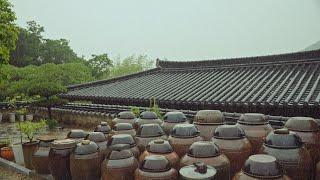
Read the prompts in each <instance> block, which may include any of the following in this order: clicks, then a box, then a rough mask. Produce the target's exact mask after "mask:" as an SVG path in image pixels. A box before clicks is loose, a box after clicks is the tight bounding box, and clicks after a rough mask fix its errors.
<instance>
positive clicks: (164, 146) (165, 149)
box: [146, 139, 173, 154]
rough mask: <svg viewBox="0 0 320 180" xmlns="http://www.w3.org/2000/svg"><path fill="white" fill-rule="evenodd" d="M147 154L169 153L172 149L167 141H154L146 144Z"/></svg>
mask: <svg viewBox="0 0 320 180" xmlns="http://www.w3.org/2000/svg"><path fill="white" fill-rule="evenodd" d="M146 149H147V151H148V152H151V153H162V154H166V153H171V152H173V148H172V146H171V145H170V143H169V142H168V141H165V140H163V139H156V140H153V141H151V142H149V143H148V145H147V147H146Z"/></svg>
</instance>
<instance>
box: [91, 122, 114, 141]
mask: <svg viewBox="0 0 320 180" xmlns="http://www.w3.org/2000/svg"><path fill="white" fill-rule="evenodd" d="M94 132H102V133H103V134H104V135H105V136H106V137H107V138H108V137H109V133H110V132H111V128H110V126H109V125H108V123H107V122H104V121H102V122H101V123H100V125H98V126H97V127H95V128H94Z"/></svg>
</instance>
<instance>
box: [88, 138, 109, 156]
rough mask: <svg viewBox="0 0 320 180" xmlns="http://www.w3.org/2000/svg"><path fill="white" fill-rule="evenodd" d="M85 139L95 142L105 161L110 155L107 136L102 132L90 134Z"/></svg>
mask: <svg viewBox="0 0 320 180" xmlns="http://www.w3.org/2000/svg"><path fill="white" fill-rule="evenodd" d="M85 139H86V140H90V141H93V142H95V143H96V144H97V145H98V146H99V154H100V156H101V158H102V160H103V159H104V158H105V156H106V155H107V154H108V149H107V143H108V141H107V138H106V136H105V135H104V134H103V133H102V132H90V133H89V134H88V135H87V137H86V138H85Z"/></svg>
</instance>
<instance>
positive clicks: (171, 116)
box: [161, 112, 188, 135]
mask: <svg viewBox="0 0 320 180" xmlns="http://www.w3.org/2000/svg"><path fill="white" fill-rule="evenodd" d="M185 123H188V122H187V117H186V116H185V115H184V114H183V113H182V112H167V113H166V114H165V115H164V117H163V123H162V125H161V127H162V129H163V131H164V132H165V133H166V134H167V135H169V133H170V132H171V130H172V129H173V127H174V126H175V125H176V124H185Z"/></svg>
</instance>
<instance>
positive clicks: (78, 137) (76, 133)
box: [67, 129, 88, 143]
mask: <svg viewBox="0 0 320 180" xmlns="http://www.w3.org/2000/svg"><path fill="white" fill-rule="evenodd" d="M87 135H88V133H86V132H84V130H82V129H72V130H70V131H69V132H68V134H67V139H72V140H75V141H76V143H79V142H81V141H82V140H84V138H85V137H86V136H87Z"/></svg>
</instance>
